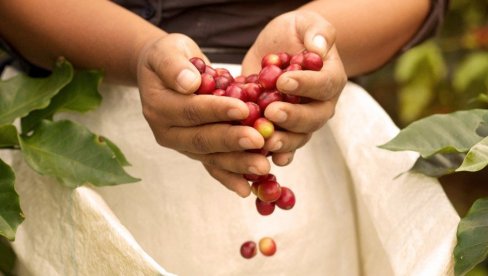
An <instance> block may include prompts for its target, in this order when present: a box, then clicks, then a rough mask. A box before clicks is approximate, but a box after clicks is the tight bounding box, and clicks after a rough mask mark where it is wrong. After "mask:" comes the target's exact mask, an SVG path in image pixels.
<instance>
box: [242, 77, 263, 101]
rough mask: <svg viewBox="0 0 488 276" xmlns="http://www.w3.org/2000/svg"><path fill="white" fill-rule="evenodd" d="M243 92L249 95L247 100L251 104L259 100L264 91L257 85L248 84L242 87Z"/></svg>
mask: <svg viewBox="0 0 488 276" xmlns="http://www.w3.org/2000/svg"><path fill="white" fill-rule="evenodd" d="M242 90H244V92H245V93H246V95H247V100H248V101H250V102H256V101H257V100H258V97H259V95H261V92H262V89H261V86H259V84H257V83H253V82H251V83H246V84H243V85H242Z"/></svg>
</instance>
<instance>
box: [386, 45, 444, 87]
mask: <svg viewBox="0 0 488 276" xmlns="http://www.w3.org/2000/svg"><path fill="white" fill-rule="evenodd" d="M446 71H447V66H446V63H445V61H444V58H443V57H442V50H441V48H440V47H439V45H437V44H436V43H434V42H433V41H430V42H426V43H423V44H422V45H419V46H418V47H415V48H413V49H411V50H409V51H408V52H406V53H404V54H403V55H402V56H401V57H400V58H399V59H398V62H397V63H396V66H395V79H396V80H397V81H399V82H410V81H411V80H412V79H414V78H417V77H418V76H422V75H425V74H427V75H429V78H431V82H433V83H434V82H437V81H439V80H441V79H442V78H443V77H444V76H445V74H446Z"/></svg>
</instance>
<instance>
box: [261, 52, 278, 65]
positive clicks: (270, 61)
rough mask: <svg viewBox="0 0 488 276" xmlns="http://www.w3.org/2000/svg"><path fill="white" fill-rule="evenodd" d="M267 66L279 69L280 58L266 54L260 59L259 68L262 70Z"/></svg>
mask: <svg viewBox="0 0 488 276" xmlns="http://www.w3.org/2000/svg"><path fill="white" fill-rule="evenodd" d="M268 65H276V66H278V67H281V59H280V56H278V55H277V54H267V55H265V56H264V57H263V58H262V59H261V68H264V67H266V66H268Z"/></svg>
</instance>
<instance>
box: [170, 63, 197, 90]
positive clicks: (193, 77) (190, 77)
mask: <svg viewBox="0 0 488 276" xmlns="http://www.w3.org/2000/svg"><path fill="white" fill-rule="evenodd" d="M199 77H200V76H199V75H197V74H195V73H194V72H193V71H192V70H190V69H183V70H182V71H181V72H180V73H179V74H178V77H176V84H177V85H178V86H179V87H181V88H182V89H183V91H181V92H187V91H189V90H190V89H191V88H192V87H193V86H194V85H193V84H194V83H195V82H196V81H197V79H198V78H199Z"/></svg>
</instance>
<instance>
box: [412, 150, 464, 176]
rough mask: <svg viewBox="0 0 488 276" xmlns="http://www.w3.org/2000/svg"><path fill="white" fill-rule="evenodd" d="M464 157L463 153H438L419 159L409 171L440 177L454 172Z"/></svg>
mask: <svg viewBox="0 0 488 276" xmlns="http://www.w3.org/2000/svg"><path fill="white" fill-rule="evenodd" d="M465 156H466V154H464V153H438V154H435V155H433V156H430V157H429V158H423V157H419V158H418V159H417V161H415V164H414V165H413V167H412V168H411V169H410V171H411V172H416V173H422V174H425V175H428V176H432V177H440V176H443V175H447V174H451V173H453V172H455V171H456V169H457V168H458V167H459V166H460V165H461V164H462V163H463V160H464V157H465Z"/></svg>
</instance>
